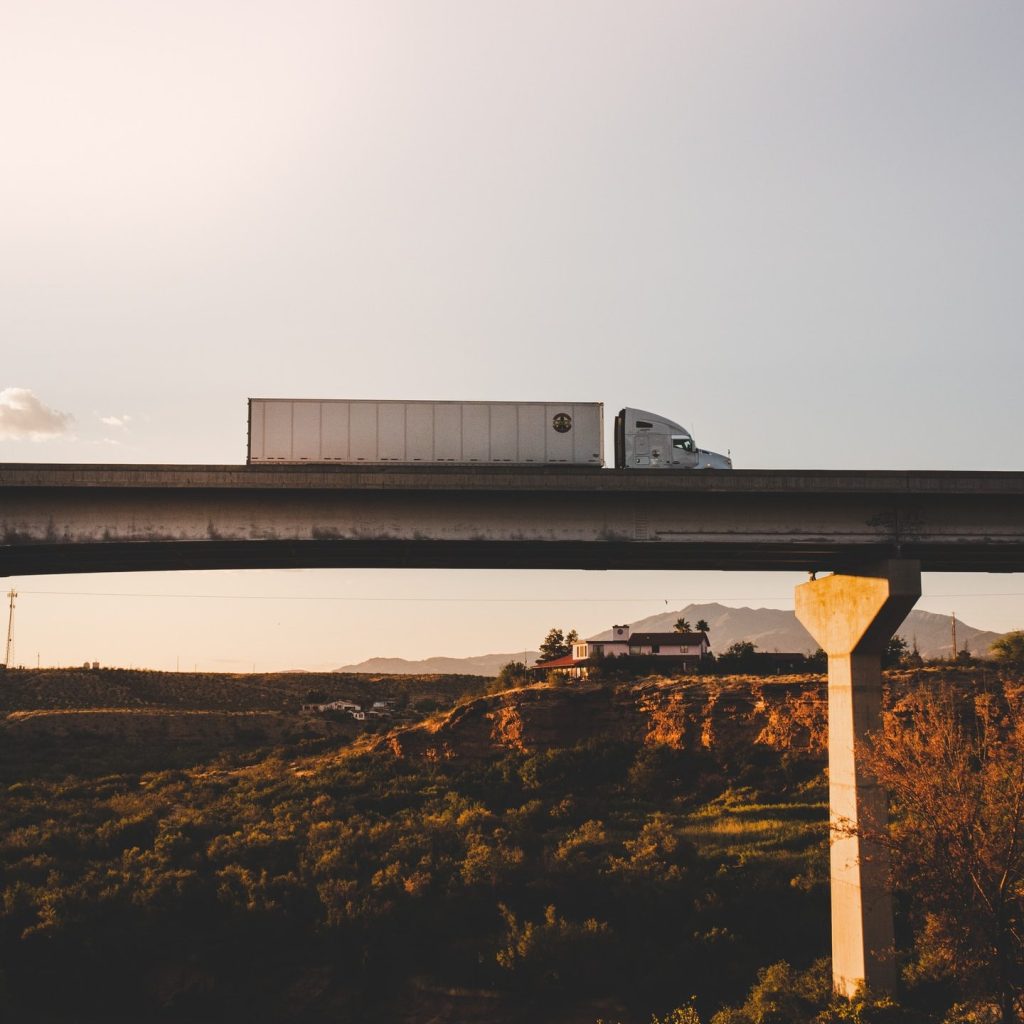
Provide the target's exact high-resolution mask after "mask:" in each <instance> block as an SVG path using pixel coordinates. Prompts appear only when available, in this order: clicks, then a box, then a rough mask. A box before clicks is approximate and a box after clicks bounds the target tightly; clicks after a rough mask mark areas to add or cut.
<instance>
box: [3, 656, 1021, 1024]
mask: <svg viewBox="0 0 1024 1024" xmlns="http://www.w3.org/2000/svg"><path fill="white" fill-rule="evenodd" d="M926 671H927V670H926ZM958 671H959V670H958ZM514 676H515V672H514V671H513V670H512V669H510V672H509V674H508V678H509V679H511V678H514ZM969 678H972V679H973V678H975V677H973V676H969ZM978 678H980V677H978ZM93 682H94V684H95V687H96V692H94V693H93V694H92V697H90V698H89V699H100V697H101V696H102V695H100V694H99V693H98V687H99V683H100V682H101V680H98V679H97V680H94V681H93ZM110 682H111V685H113V683H115V682H117V677H116V676H114V675H113V674H111V676H110ZM179 682H181V680H179ZM265 682H266V684H267V688H268V689H269V690H270V691H274V690H275V687H276V686H277V685H278V683H277V682H275V681H273V680H269V679H268V680H266V681H265ZM18 685H19V686H22V685H23V684H22V683H19V684H18ZM222 685H223V686H236V685H241V684H236V683H232V684H226V683H224V682H223V680H222ZM288 685H289V686H295V687H298V690H297V693H298V694H299V695H300V696H304V695H305V694H306V693H307V692H308V691H309V690H310V689H316V690H318V691H320V692H323V693H325V695H327V696H333V695H334V692H335V691H333V690H331V689H330V680H326V681H322V680H320V679H319V678H318V679H314V680H305V679H303V678H302V677H299V679H298V680H297V681H295V682H293V683H290V684H288ZM403 685H408V686H409V687H411V688H412V689H413V690H414V689H415V687H416V683H415V682H414V681H410V682H408V683H405V684H403ZM701 685H704V686H710V687H714V686H720V685H727V686H729V687H730V692H733V693H735V692H736V688H737V687H738V686H739V683H737V682H736V681H730V682H729V683H728V684H725V683H721V682H719V681H717V680H713V679H707V680H705V681H704V683H702V684H701ZM788 685H791V684H788ZM811 685H813V684H811ZM31 689H32V688H31V687H29V688H28V690H25V689H24V688H23V690H22V691H21V692H22V693H25V692H29V691H31ZM34 692H36V693H37V694H39V693H43V690H40V689H39V688H38V687H37V688H36V689H35V691H34ZM50 692H51V691H46V693H50ZM547 692H548V691H544V690H532V691H527V693H526V694H525V695H524V698H523V699H524V700H527V699H534V698H535V697H536V695H538V694H541V695H543V694H545V693H547ZM592 692H598V693H599V692H600V691H592ZM608 692H609V693H610V694H611V695H612V697H615V696H616V695H617V694H618V693H619V691H615V690H609V691H608ZM626 692H627V693H628V692H630V691H626ZM958 693H959V695H960V696H959V698H958V699H954V698H953V697H952V696H951V697H950V698H949V699H948V700H947V701H946V703H945V704H944V707H945V708H946V711H947V712H948V714H949V715H950V716H952V717H951V718H950V719H948V720H945V719H940V718H938V717H936V716H937V715H938V712H937V711H935V709H933V708H932V709H929V703H928V700H927V694H928V691H922V694H923V696H922V697H921V698H919V699H916V698H915V699H912V698H907V699H905V700H903V701H902V702H901V703H900V705H899V708H898V711H899V714H898V716H897V717H894V718H893V719H892V725H893V727H894V731H893V732H892V733H891V734H890V736H888V737H887V738H886V739H885V740H884V741H880V742H879V745H878V747H877V757H878V759H879V760H878V771H879V773H880V774H881V775H883V776H884V780H885V781H886V783H887V785H889V786H890V788H891V789H892V791H893V793H894V828H893V833H892V834H893V842H894V858H895V862H896V865H897V868H898V874H897V881H898V884H899V886H900V888H899V890H898V893H897V896H898V900H897V906H898V922H897V924H898V934H899V936H900V937H901V938H900V942H901V957H902V960H903V962H904V964H905V966H906V970H905V987H904V990H903V992H902V994H901V1001H902V1005H897V1004H896V1003H895V1002H892V1001H889V1002H885V1001H883V1002H871V1001H869V1000H862V1001H859V1002H858V1001H855V1002H854V1003H846V1002H843V1001H835V1000H833V998H832V996H831V994H830V986H829V984H828V973H829V970H828V965H827V962H826V961H824V960H823V958H824V957H826V956H827V953H828V945H829V920H828V894H827V859H828V839H827V816H828V815H827V795H826V786H825V779H824V777H823V775H822V774H821V771H820V762H818V761H815V760H814V759H808V758H807V757H803V756H802V755H800V754H799V753H798V752H796V751H781V752H772V751H769V750H767V749H766V748H763V747H759V748H755V747H751V746H746V747H744V746H739V747H735V748H733V749H730V751H729V752H728V756H725V755H724V754H722V756H719V752H718V751H716V750H714V749H711V748H705V747H703V746H700V745H695V746H692V747H681V746H677V745H669V744H667V743H644V742H643V741H642V738H641V737H637V738H633V739H623V738H618V737H615V736H612V735H610V734H604V733H602V732H601V731H600V730H597V731H596V732H595V733H594V734H593V735H591V736H590V737H589V738H587V739H585V740H584V741H583V742H566V743H564V744H562V745H560V744H558V743H557V742H552V743H549V744H548V745H546V746H544V747H542V748H534V747H531V746H530V745H529V743H527V744H526V745H524V746H523V748H522V749H514V748H509V747H506V748H503V749H499V750H497V751H496V752H495V753H494V755H493V756H489V757H472V758H470V757H463V758H459V757H451V758H447V757H439V758H427V757H424V758H422V759H413V758H406V759H401V758H396V757H395V756H394V754H393V753H392V750H391V748H390V746H389V744H388V742H387V738H386V737H383V736H382V737H379V738H375V737H372V736H366V735H361V736H354V737H352V738H350V739H347V740H344V741H339V740H338V739H337V738H336V737H331V736H325V737H316V738H309V737H303V736H301V735H299V736H297V737H295V738H293V739H287V740H285V741H281V742H274V743H270V744H267V743H265V742H262V741H260V740H259V739H258V738H255V739H254V738H251V737H250V738H246V737H245V736H235V738H234V739H233V740H232V741H231V742H225V743H223V744H222V746H221V748H220V749H219V750H214V749H199V748H197V749H195V750H192V751H191V752H190V753H185V754H182V753H181V752H180V747H181V744H180V742H179V740H178V739H176V738H175V736H174V734H173V733H172V732H170V731H169V732H168V733H167V736H166V738H165V739H164V740H163V741H162V742H156V741H151V742H150V743H149V744H148V746H149V749H148V752H147V758H148V760H147V762H146V764H145V765H144V766H143V765H140V764H139V763H137V762H136V761H135V760H134V759H133V756H132V755H130V751H129V749H128V746H127V745H113V746H112V745H110V744H107V746H106V748H105V749H104V750H103V751H102V752H100V751H99V750H98V749H97V748H95V747H90V748H89V749H90V751H91V752H92V755H91V756H93V755H94V756H95V760H93V762H92V765H91V767H89V766H88V765H87V764H86V759H85V758H83V757H82V755H81V751H80V750H76V749H74V748H75V747H76V746H78V741H77V740H74V739H73V738H72V739H70V740H69V739H67V738H65V740H64V741H63V742H52V743H49V744H45V745H38V746H31V745H25V744H22V745H20V746H18V745H15V744H12V743H10V742H7V737H9V736H13V735H14V734H15V733H16V732H17V729H16V728H14V727H13V726H9V727H8V728H7V732H6V733H5V742H4V744H3V745H2V746H0V773H2V775H0V778H2V792H3V799H0V963H2V965H3V967H2V971H3V976H2V977H0V1016H2V1015H5V1014H6V1017H8V1018H9V1019H11V1020H26V1021H30V1020H40V1021H46V1022H49V1024H63V1022H71V1021H76V1022H91V1021H97V1022H98V1021H103V1022H108V1021H109V1022H119V1021H125V1022H127V1021H135V1020H155V1021H162V1022H171V1024H176V1022H185V1021H189V1022H191V1021H202V1020H215V1019H217V1020H230V1019H249V1020H252V1021H270V1020H296V1021H310V1022H319V1021H324V1022H326V1021H332V1022H334V1021H338V1020H349V1021H367V1022H374V1021H382V1022H383V1021H393V1020H404V1021H419V1020H428V1019H432V1018H437V1019H448V1020H467V1021H468V1020H487V1021H493V1022H495V1024H506V1022H507V1024H511V1022H512V1021H520V1020H527V1019H528V1020H532V1021H537V1022H538V1024H544V1022H550V1024H555V1022H558V1024H562V1022H567V1021H570V1020H571V1021H580V1020H587V1019H589V1020H596V1019H598V1018H599V1017H601V1018H603V1019H604V1020H618V1021H623V1022H624V1024H640V1022H646V1021H652V1020H653V1021H655V1022H657V1024H664V1022H667V1024H700V1022H701V1021H703V1022H705V1024H770V1022H786V1024H803V1022H806V1024H812V1022H814V1024H830V1022H833V1021H834V1022H838V1021H863V1022H882V1024H886V1022H891V1024H896V1022H906V1024H911V1022H915V1024H925V1022H927V1024H942V1022H945V1024H954V1021H957V1022H966V1021H968V1020H975V1021H978V1022H980V1021H982V1020H987V1019H991V1016H990V1017H989V1018H986V1017H985V1016H984V1014H985V1013H991V1012H995V1011H993V1010H992V1009H991V1008H992V1007H993V1006H995V1004H996V1001H997V997H996V995H995V993H996V992H997V991H1001V990H999V985H1000V984H1002V982H1001V980H1000V979H1002V978H1009V979H1010V981H1011V982H1012V984H1013V985H1016V984H1018V981H1019V978H1020V974H1019V971H1020V967H1021V950H1020V947H1019V944H1018V945H1015V944H1014V943H1015V942H1016V938H1015V936H1018V935H1019V934H1020V898H1021V871H1020V860H1019V854H1015V853H1014V851H1015V850H1018V849H1019V845H1020V844H1019V842H1017V843H1016V845H1014V843H1015V842H1016V840H1014V839H1013V838H1012V837H1014V836H1017V835H1018V834H1019V832H1020V828H1019V821H1018V816H1015V815H1016V813H1017V812H1016V811H1015V810H1014V808H1017V810H1019V807H1020V805H1021V803H1024V797H1022V795H1021V780H1020V774H1021V770H1020V766H1021V764H1022V762H1024V758H1022V756H1021V755H1022V751H1021V749H1020V743H1021V738H1020V724H1019V723H1020V705H1019V695H1020V690H1019V689H1017V690H1014V689H1013V688H1012V687H1011V688H1007V687H1005V686H1003V687H1001V688H993V689H991V690H990V691H989V692H980V691H979V692H977V693H975V692H973V691H970V690H965V689H964V688H963V687H961V689H960V690H959V691H958ZM218 694H219V695H218ZM72 696H73V695H72V694H70V693H68V694H65V697H66V698H67V699H68V700H70V699H71V697H72ZM87 696H88V695H87ZM108 696H109V695H108ZM6 699H7V700H8V701H9V704H8V709H9V710H13V709H10V702H11V701H12V700H13V698H12V697H10V696H8V697H7V698H6ZM213 699H215V700H222V699H225V694H224V693H221V691H219V690H217V691H215V696H214V698H213ZM254 699H255V698H254ZM259 699H260V700H262V699H264V697H262V696H261V697H259ZM435 699H436V698H435ZM458 699H459V698H456V699H455V700H458ZM462 699H463V700H465V698H462ZM518 699H519V698H518V697H508V698H502V699H501V700H500V701H494V700H491V701H488V702H482V701H477V702H476V703H473V702H471V701H469V702H464V703H462V704H459V705H457V706H456V707H455V709H454V710H453V711H452V712H451V716H452V718H453V719H455V718H458V717H459V716H463V717H465V718H466V720H467V721H468V720H469V719H470V718H472V716H473V715H477V716H479V715H481V714H483V711H484V710H485V709H486V708H488V707H489V708H492V709H493V708H495V707H505V706H506V705H507V702H509V701H515V700H518ZM560 699H561V698H560ZM609 699H610V698H609ZM915 700H916V703H915ZM1015 702H1016V703H1015ZM452 703H454V701H449V703H448V705H446V706H449V707H450V706H451V705H452ZM578 706H579V707H583V706H584V705H583V704H580V705H578ZM14 713H16V714H20V713H23V711H15V712H14ZM181 713H182V712H181V709H180V708H177V707H175V708H173V709H170V710H169V711H168V715H178V714H181ZM295 717H296V719H298V718H299V716H298V715H296V716H295ZM474 720H476V719H474ZM485 721H486V720H485ZM943 722H946V724H945V725H943ZM949 722H953V723H955V724H954V725H953V726H951V725H949ZM575 724H578V723H575ZM897 726H898V728H897ZM428 727H430V728H432V726H430V723H428V724H427V726H424V728H428ZM486 727H487V728H489V726H486ZM958 730H959V731H958ZM567 731H568V730H567ZM582 732H583V734H584V735H586V730H585V729H584V730H582ZM698 732H699V730H698ZM55 735H56V734H55ZM943 736H944V737H946V739H945V740H941V737H943ZM954 740H955V741H956V742H954ZM957 744H960V746H958V745H957ZM963 744H966V745H967V753H964V752H963V749H962V746H963ZM1014 744H1017V745H1016V746H1015V745H1014ZM958 751H959V753H958ZM801 758H802V759H801ZM161 761H163V766H161V764H160V762H161ZM885 772H889V774H888V775H885ZM947 782H950V783H951V784H952V786H951V788H952V791H953V793H954V794H956V799H955V800H953V801H952V802H951V803H948V804H946V803H940V805H939V807H938V809H935V808H932V809H931V810H928V809H927V806H928V805H927V802H926V801H924V800H923V796H927V795H929V794H930V795H931V797H932V798H933V799H935V800H941V798H942V797H943V794H944V793H946V787H945V785H944V784H945V783H947ZM901 786H902V787H903V788H902V789H901V788H900V787H901ZM915 801H919V803H915ZM1014 801H1016V803H1015V802H1014ZM972 808H973V810H972V816H966V817H965V815H966V812H967V810H968V809H972ZM958 814H959V817H958V816H957V815H958ZM929 830H930V831H929ZM929 858H930V859H929ZM1015 858H1016V859H1015ZM1000 872H1001V873H1000ZM1004 876H1005V878H1004ZM1001 878H1004V881H1003V882H1002V883H1000V882H999V879H1001ZM1000 884H1001V888H1000ZM972 885H973V886H974V889H973V891H972V892H969V891H968V890H969V889H970V887H971V886H972ZM965 894H966V895H965ZM1000 901H1001V902H1000ZM958 902H959V904H960V905H958ZM986 908H988V909H987V910H986ZM1008 991H1009V992H1010V995H1011V998H1018V995H1019V990H1018V989H1014V988H1012V987H1011V989H1009V990H1008ZM743 992H748V995H747V996H746V997H743V996H742V995H740V994H741V993H743ZM998 998H1002V996H999V997H998ZM1001 1005H1003V1006H1004V1008H1005V1001H1004V1004H1001ZM1012 1005H1013V1004H1012V1002H1011V1004H1010V1006H1011V1012H1015V1011H1013V1010H1012ZM996 1009H997V1010H998V1009H999V1007H996ZM588 1011H592V1012H590V1013H589V1017H587V1016H586V1014H587V1013H588ZM652 1015H653V1016H652ZM957 1015H959V1016H957ZM972 1015H973V1016H972ZM1013 1019H1014V1018H1013V1017H1012V1016H1011V1017H1009V1018H1007V1017H1006V1016H1005V1014H1004V1016H1003V1020H1013Z"/></svg>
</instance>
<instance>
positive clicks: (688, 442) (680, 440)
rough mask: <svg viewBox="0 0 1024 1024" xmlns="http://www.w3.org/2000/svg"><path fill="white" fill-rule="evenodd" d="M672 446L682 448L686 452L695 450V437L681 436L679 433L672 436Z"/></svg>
mask: <svg viewBox="0 0 1024 1024" xmlns="http://www.w3.org/2000/svg"><path fill="white" fill-rule="evenodd" d="M672 447H673V448H681V449H682V450H683V451H684V452H692V451H693V438H692V437H680V436H679V435H678V434H674V435H673V436H672Z"/></svg>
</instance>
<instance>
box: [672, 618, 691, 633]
mask: <svg viewBox="0 0 1024 1024" xmlns="http://www.w3.org/2000/svg"><path fill="white" fill-rule="evenodd" d="M675 631H676V632H677V633H689V632H690V623H689V621H687V620H686V619H676V624H675Z"/></svg>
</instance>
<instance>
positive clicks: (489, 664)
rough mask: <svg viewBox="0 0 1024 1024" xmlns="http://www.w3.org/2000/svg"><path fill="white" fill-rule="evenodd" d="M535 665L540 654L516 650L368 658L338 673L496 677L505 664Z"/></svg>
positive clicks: (345, 667)
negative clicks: (414, 658) (456, 655)
mask: <svg viewBox="0 0 1024 1024" xmlns="http://www.w3.org/2000/svg"><path fill="white" fill-rule="evenodd" d="M524 654H525V656H526V664H527V665H532V664H533V663H534V662H535V661H536V660H537V658H539V657H540V652H539V651H525V652H524V651H516V652H515V653H514V654H481V655H478V656H477V657H475V658H444V657H437V658H424V659H423V660H422V661H409V660H408V659H406V658H368V659H367V660H366V661H361V662H359V664H358V665H343V666H342V667H341V668H339V669H336V670H335V671H337V672H365V673H377V674H379V675H393V676H418V675H470V676H496V675H497V674H498V672H499V670H500V669H501V667H502V665H507V664H508V663H509V662H510V661H522V660H523V656H524Z"/></svg>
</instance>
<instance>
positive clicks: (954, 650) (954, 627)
mask: <svg viewBox="0 0 1024 1024" xmlns="http://www.w3.org/2000/svg"><path fill="white" fill-rule="evenodd" d="M951 625H952V626H953V660H954V661H956V655H957V650H956V612H953V615H952V617H951Z"/></svg>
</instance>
